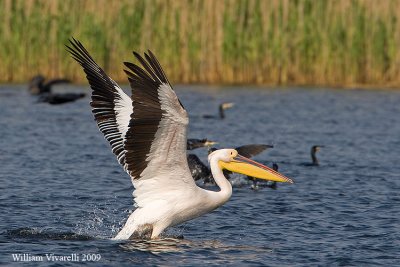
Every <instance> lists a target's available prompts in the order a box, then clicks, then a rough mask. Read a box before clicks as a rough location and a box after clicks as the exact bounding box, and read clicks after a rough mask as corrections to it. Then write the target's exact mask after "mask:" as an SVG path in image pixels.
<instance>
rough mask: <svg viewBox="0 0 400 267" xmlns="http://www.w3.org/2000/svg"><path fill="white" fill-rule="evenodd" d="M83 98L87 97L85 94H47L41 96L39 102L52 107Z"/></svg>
mask: <svg viewBox="0 0 400 267" xmlns="http://www.w3.org/2000/svg"><path fill="white" fill-rule="evenodd" d="M83 97H85V94H84V93H62V94H61V93H46V94H41V95H40V96H39V98H38V102H45V103H49V104H51V105H59V104H64V103H68V102H73V101H75V100H78V99H80V98H83Z"/></svg>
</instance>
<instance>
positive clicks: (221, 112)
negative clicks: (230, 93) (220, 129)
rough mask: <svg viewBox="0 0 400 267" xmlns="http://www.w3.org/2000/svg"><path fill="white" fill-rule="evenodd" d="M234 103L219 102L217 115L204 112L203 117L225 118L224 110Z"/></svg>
mask: <svg viewBox="0 0 400 267" xmlns="http://www.w3.org/2000/svg"><path fill="white" fill-rule="evenodd" d="M234 105H235V103H230V102H229V103H221V104H220V105H219V106H218V116H215V115H209V114H205V115H203V118H204V119H218V118H219V119H225V110H227V109H230V108H232V107H233V106H234Z"/></svg>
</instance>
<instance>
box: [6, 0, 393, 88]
mask: <svg viewBox="0 0 400 267" xmlns="http://www.w3.org/2000/svg"><path fill="white" fill-rule="evenodd" d="M399 15H400V1H397V0H381V1H376V0H353V1H351V0H335V1H332V0H318V1H315V0H187V1H184V0H134V1H132V0H120V1H108V0H86V1H83V0H62V1H61V0H60V1H57V0H0V21H1V22H2V23H1V24H0V60H1V64H0V82H22V81H26V80H28V79H29V78H30V77H31V76H33V75H35V74H37V73H43V74H44V75H46V76H50V77H56V76H66V77H69V78H71V79H74V80H75V81H79V82H81V81H83V80H84V75H83V73H82V71H81V70H80V68H78V67H77V64H76V63H75V62H73V61H72V60H71V59H70V58H69V55H68V54H67V53H66V52H65V49H64V44H66V43H67V41H68V38H70V37H71V36H74V37H76V38H77V39H79V40H81V41H82V42H83V44H84V45H85V46H86V47H87V48H88V50H89V51H90V52H91V53H92V55H93V56H94V58H95V59H96V60H97V61H98V62H99V64H100V65H102V66H104V69H105V70H106V71H107V72H108V73H109V74H110V75H112V77H114V78H115V79H116V80H120V81H126V77H125V75H124V73H123V71H122V68H123V66H122V63H121V62H122V61H127V60H133V56H132V54H131V51H132V50H138V51H146V50H147V49H151V50H152V51H153V52H154V53H155V54H156V55H157V56H158V58H159V59H160V61H161V63H162V65H163V66H164V68H165V69H166V72H167V73H168V75H169V76H170V78H171V80H173V81H175V82H181V83H225V84H231V83H255V84H278V85H292V84H295V85H311V84H314V85H332V86H349V85H350V86H351V85H355V84H357V85H376V86H383V85H390V86H400V75H399V71H400V53H399V52H398V50H399V48H400V20H399V18H400V17H399Z"/></svg>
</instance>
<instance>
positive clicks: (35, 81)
mask: <svg viewBox="0 0 400 267" xmlns="http://www.w3.org/2000/svg"><path fill="white" fill-rule="evenodd" d="M70 82H71V81H69V80H67V79H52V80H48V81H47V82H45V78H44V77H43V76H42V75H36V76H35V77H33V78H32V80H31V81H30V83H29V92H30V93H31V94H32V95H39V98H38V102H45V103H49V104H52V105H57V104H64V103H67V102H73V101H75V100H77V99H79V98H82V97H85V94H84V93H52V91H51V87H52V86H53V85H56V84H61V83H70Z"/></svg>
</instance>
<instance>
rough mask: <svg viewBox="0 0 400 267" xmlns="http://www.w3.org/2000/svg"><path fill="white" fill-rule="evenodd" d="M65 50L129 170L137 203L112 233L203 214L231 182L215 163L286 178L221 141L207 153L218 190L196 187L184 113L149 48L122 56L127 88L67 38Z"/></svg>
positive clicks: (152, 229) (146, 231)
mask: <svg viewBox="0 0 400 267" xmlns="http://www.w3.org/2000/svg"><path fill="white" fill-rule="evenodd" d="M67 50H68V51H69V52H70V53H71V55H72V57H73V58H74V59H75V60H76V61H77V62H78V63H79V64H80V65H81V66H82V68H83V70H84V71H85V73H86V77H87V79H88V81H89V84H90V86H91V88H92V101H91V106H92V112H93V114H94V117H95V120H96V122H97V125H98V127H99V130H100V131H101V132H102V133H103V134H104V137H105V139H106V140H107V141H108V142H109V143H110V146H111V149H112V152H113V153H114V154H115V156H116V157H117V160H118V162H119V163H120V164H121V165H122V167H123V168H124V169H125V170H126V172H127V173H128V174H129V176H130V177H131V180H132V183H133V186H134V188H135V190H134V192H133V197H134V201H135V206H136V210H135V211H134V212H133V213H132V214H131V215H130V216H129V218H128V220H127V222H126V223H125V226H124V227H123V228H122V230H121V231H120V232H119V233H118V234H117V236H116V237H115V239H133V238H152V239H153V238H158V237H159V236H160V234H161V233H162V232H163V231H164V230H165V229H166V228H167V227H170V226H174V225H178V224H180V223H183V222H185V221H188V220H191V219H194V218H196V217H199V216H202V215H204V214H206V213H208V212H210V211H212V210H214V209H216V208H218V207H219V206H221V205H223V204H224V203H225V202H226V201H228V199H229V198H230V196H231V195H232V187H231V184H230V183H229V181H227V180H226V178H225V177H224V175H223V172H222V170H223V169H227V170H229V171H233V172H238V173H242V174H245V175H251V176H253V177H256V178H259V179H265V180H273V181H279V182H289V183H292V180H290V179H289V178H287V177H285V176H283V175H281V174H279V173H277V172H275V171H273V170H272V169H270V168H268V167H266V166H264V165H261V164H260V163H257V162H254V161H252V160H250V159H247V158H245V157H243V156H240V155H239V154H238V152H237V151H236V150H234V149H222V150H217V151H215V152H213V153H211V154H210V155H209V157H208V161H209V163H210V167H211V172H212V175H213V176H214V180H215V182H216V184H217V185H218V186H219V188H220V190H219V191H217V192H214V191H208V190H205V189H202V188H200V187H198V186H197V185H196V184H195V182H194V179H193V178H192V176H191V173H190V170H189V167H188V163H187V158H186V145H187V144H186V143H187V134H186V131H187V125H188V123H189V119H188V115H187V113H186V110H185V109H184V107H183V105H182V103H181V102H180V101H179V99H178V97H177V96H176V94H175V92H174V91H173V90H172V86H171V84H170V83H169V81H168V79H167V77H166V75H165V73H164V71H163V69H162V68H161V65H160V63H159V62H158V60H157V59H156V57H155V56H154V55H153V53H152V52H151V51H148V53H145V54H144V58H143V57H142V56H140V55H139V54H137V53H135V52H134V55H135V57H136V59H137V60H138V61H139V62H140V64H141V67H140V66H138V65H136V64H132V63H129V62H125V67H126V68H127V69H125V73H126V74H127V76H128V80H129V83H130V86H131V88H132V96H130V97H129V96H128V95H127V94H125V93H124V92H123V90H122V89H121V88H120V87H119V86H118V85H117V83H115V82H114V81H113V80H112V79H111V78H110V77H109V76H108V75H107V74H106V73H105V72H104V71H103V70H102V69H101V68H100V67H99V66H98V65H97V63H96V62H95V61H94V60H93V58H92V57H91V56H90V55H89V53H88V51H87V50H86V49H85V48H84V47H83V45H82V44H81V43H80V42H79V41H77V40H75V39H73V40H71V41H70V46H67Z"/></svg>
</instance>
